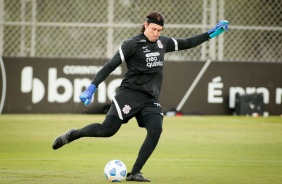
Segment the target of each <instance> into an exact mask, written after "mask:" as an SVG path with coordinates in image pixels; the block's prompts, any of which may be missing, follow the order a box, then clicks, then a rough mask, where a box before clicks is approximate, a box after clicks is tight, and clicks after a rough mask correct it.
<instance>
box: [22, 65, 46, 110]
mask: <svg viewBox="0 0 282 184" xmlns="http://www.w3.org/2000/svg"><path fill="white" fill-rule="evenodd" d="M21 92H22V93H31V101H32V103H34V104H35V103H38V102H40V101H41V100H42V99H43V97H44V95H45V88H44V85H43V83H42V82H41V80H39V79H37V78H33V68H32V67H31V66H26V67H24V68H23V70H22V72H21Z"/></svg>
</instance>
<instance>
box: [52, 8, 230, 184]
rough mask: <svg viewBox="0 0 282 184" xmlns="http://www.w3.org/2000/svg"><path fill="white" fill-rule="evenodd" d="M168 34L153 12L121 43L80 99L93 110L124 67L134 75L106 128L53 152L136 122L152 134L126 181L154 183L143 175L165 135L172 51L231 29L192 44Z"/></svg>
mask: <svg viewBox="0 0 282 184" xmlns="http://www.w3.org/2000/svg"><path fill="white" fill-rule="evenodd" d="M163 29H164V18H163V16H162V15H161V14H159V13H158V12H152V13H150V14H149V15H147V17H146V20H145V22H144V23H143V25H142V28H141V33H140V34H138V35H136V36H134V37H132V38H130V39H128V40H125V41H124V42H123V43H122V44H121V46H120V47H119V49H118V51H117V52H116V54H115V55H114V56H113V57H112V58H111V59H110V60H109V61H108V62H107V63H106V64H105V65H104V66H103V68H102V69H101V70H100V71H99V72H98V73H97V75H96V76H95V77H94V78H93V80H92V82H91V84H90V85H89V86H88V87H87V89H86V90H85V91H84V92H82V93H81V95H80V99H81V101H82V102H83V103H84V104H85V105H86V106H87V105H89V104H90V102H91V99H92V96H93V94H94V92H95V90H96V89H97V87H98V86H99V84H100V83H101V82H102V81H104V80H105V79H106V78H107V77H108V75H109V74H110V73H111V72H112V71H114V70H115V69H116V68H117V67H118V66H119V65H120V64H122V63H125V64H126V66H127V69H128V70H127V72H126V74H125V76H124V79H123V80H122V83H121V85H120V87H119V91H118V92H117V94H116V96H115V97H114V98H113V102H112V104H111V107H110V109H109V112H108V113H107V115H106V117H105V120H104V121H103V123H92V124H89V125H87V126H86V127H84V128H81V129H70V130H69V131H67V132H66V133H65V134H63V135H61V136H59V137H58V138H57V139H56V140H55V141H54V143H53V146H52V147H53V149H58V148H60V147H62V146H63V145H65V144H68V143H70V142H72V141H74V140H77V139H79V138H81V137H111V136H113V135H114V134H115V133H116V132H117V131H118V130H119V129H120V127H121V125H122V124H124V123H127V122H128V121H129V120H130V119H131V118H133V117H135V118H136V120H137V122H138V125H139V126H140V127H144V128H145V129H146V130H147V135H146V138H145V140H144V142H143V144H142V146H141V148H140V150H139V153H138V156H137V159H136V161H135V163H134V165H133V167H132V170H131V172H129V173H128V174H127V177H126V180H127V181H139V182H150V181H151V180H150V179H148V178H145V177H143V176H142V174H141V172H140V171H141V169H142V168H143V166H144V165H145V163H146V161H147V160H148V159H149V157H150V156H151V154H152V153H153V151H154V149H155V148H156V146H157V144H158V141H159V138H160V136H161V133H162V124H163V113H162V107H161V105H160V102H159V94H160V91H161V85H162V79H163V65H164V55H165V53H167V52H174V51H177V50H185V49H190V48H192V47H195V46H197V45H200V44H202V43H203V42H205V41H208V40H209V39H211V38H213V37H216V36H218V35H219V34H221V33H223V32H224V31H227V30H228V21H225V20H222V21H220V22H219V23H218V24H217V25H216V26H215V27H214V28H213V29H211V30H209V31H207V32H205V33H202V34H198V35H196V36H193V37H191V38H186V39H180V38H172V37H168V36H161V35H160V34H161V32H162V30H163Z"/></svg>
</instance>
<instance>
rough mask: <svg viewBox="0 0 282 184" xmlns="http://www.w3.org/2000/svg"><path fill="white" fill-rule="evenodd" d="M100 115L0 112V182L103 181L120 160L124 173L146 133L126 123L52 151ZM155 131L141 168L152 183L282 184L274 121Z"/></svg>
mask: <svg viewBox="0 0 282 184" xmlns="http://www.w3.org/2000/svg"><path fill="white" fill-rule="evenodd" d="M103 118H104V116H102V115H84V114H81V115H79V114H77V115H73V114H65V115H40V114H38V115H14V114H13V115H1V116H0V183H26V184H32V183H40V184H45V183H46V184H47V183H48V184H50V183H52V184H56V183H68V184H72V183H73V184H77V183H79V184H84V183H109V182H108V181H106V179H105V176H104V173H103V170H104V166H105V164H106V163H107V162H108V161H109V160H112V159H120V160H122V161H123V162H124V163H125V164H126V166H127V169H128V170H130V169H131V167H132V165H133V163H134V161H135V159H136V155H137V153H138V150H139V147H140V145H141V144H142V142H143V139H144V137H145V135H146V131H145V129H143V128H142V129H141V128H139V127H138V126H137V123H136V121H135V120H134V119H132V120H131V121H130V122H129V123H128V124H125V125H123V126H122V127H121V129H120V131H119V132H118V133H117V134H116V135H114V137H111V138H82V139H79V140H77V141H74V142H72V143H71V144H68V145H66V146H64V147H62V148H61V149H59V150H56V151H54V150H52V148H51V145H52V143H53V141H54V139H55V138H56V137H57V136H58V135H60V134H62V133H64V132H66V131H67V130H68V129H69V128H81V127H83V126H85V125H88V124H89V123H92V122H102V121H103ZM163 129H164V130H163V133H162V136H161V139H160V142H159V145H158V147H157V148H156V150H155V152H154V153H153V155H152V156H151V158H150V159H149V160H148V162H147V163H146V165H145V166H144V168H143V170H142V172H143V173H144V176H145V177H148V178H150V179H151V180H152V182H153V183H155V184H164V183H169V184H171V183H174V184H176V183H179V184H184V183H192V184H194V183H199V184H203V183H213V184H219V183H227V184H232V183H234V184H237V183H246V184H250V183H256V184H258V183H269V184H274V183H282V118H281V117H279V116H271V117H267V118H265V117H257V118H253V117H235V116H182V117H165V118H164V126H163ZM122 183H126V181H122ZM128 183H130V182H128ZM131 183H134V182H131Z"/></svg>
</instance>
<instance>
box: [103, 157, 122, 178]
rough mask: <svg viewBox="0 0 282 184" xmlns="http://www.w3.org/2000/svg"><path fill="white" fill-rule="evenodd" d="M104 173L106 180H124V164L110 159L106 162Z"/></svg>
mask: <svg viewBox="0 0 282 184" xmlns="http://www.w3.org/2000/svg"><path fill="white" fill-rule="evenodd" d="M104 173H105V176H106V178H107V180H109V181H111V182H120V181H122V180H124V178H125V176H126V173H127V170H126V166H125V164H124V163H123V162H122V161H120V160H111V161H109V162H108V163H107V164H106V166H105V168H104Z"/></svg>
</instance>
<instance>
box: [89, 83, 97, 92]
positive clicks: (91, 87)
mask: <svg viewBox="0 0 282 184" xmlns="http://www.w3.org/2000/svg"><path fill="white" fill-rule="evenodd" d="M96 89H97V87H96V86H95V85H94V84H90V85H89V86H88V87H87V91H89V92H90V93H91V94H93V93H94V92H95V91H96Z"/></svg>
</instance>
